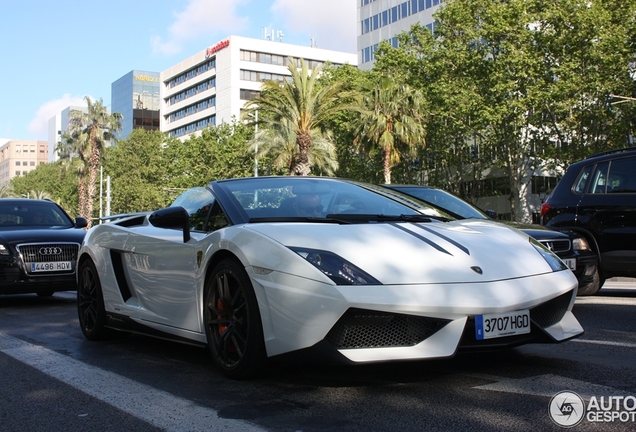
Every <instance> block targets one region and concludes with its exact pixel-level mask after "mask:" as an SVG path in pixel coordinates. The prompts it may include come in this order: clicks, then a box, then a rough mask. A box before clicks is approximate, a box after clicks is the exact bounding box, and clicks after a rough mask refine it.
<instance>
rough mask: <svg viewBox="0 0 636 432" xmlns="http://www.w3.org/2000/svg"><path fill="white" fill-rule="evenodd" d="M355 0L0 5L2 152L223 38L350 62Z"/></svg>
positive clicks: (55, 0)
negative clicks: (276, 38)
mask: <svg viewBox="0 0 636 432" xmlns="http://www.w3.org/2000/svg"><path fill="white" fill-rule="evenodd" d="M356 1H357V0H1V1H0V5H1V6H2V13H0V145H1V144H2V143H3V142H4V141H6V140H8V139H15V140H44V141H46V140H47V139H48V131H47V127H48V121H49V119H50V118H51V117H53V116H55V115H56V114H59V113H60V112H61V111H62V110H63V109H65V108H67V107H68V106H78V105H79V106H82V105H85V102H84V97H85V96H90V97H91V99H93V100H99V99H100V98H101V99H102V100H103V102H104V105H106V106H110V91H111V84H112V83H113V82H114V81H116V80H117V79H119V78H120V77H122V76H123V75H125V74H127V73H128V72H130V71H131V70H133V69H134V70H142V71H143V70H145V71H153V72H162V71H164V70H166V69H168V68H169V67H171V66H173V65H175V64H177V63H179V62H181V61H182V60H185V59H186V58H188V57H191V56H192V55H194V54H196V53H198V52H199V51H202V50H204V49H206V48H207V47H208V46H210V45H213V44H215V43H216V42H218V41H220V40H222V39H224V38H226V37H227V36H230V35H237V36H244V37H252V38H257V39H262V38H263V35H264V31H265V29H266V28H267V29H269V30H270V32H271V29H274V30H275V31H279V30H280V31H282V32H283V34H284V36H283V42H286V43H292V44H297V45H305V46H309V44H310V39H311V38H312V37H313V39H314V41H315V43H316V45H317V46H318V47H319V48H325V49H331V50H337V51H344V52H350V53H355V52H356V28H357V27H356V13H357V12H356Z"/></svg>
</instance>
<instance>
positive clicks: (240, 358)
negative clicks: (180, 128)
mask: <svg viewBox="0 0 636 432" xmlns="http://www.w3.org/2000/svg"><path fill="white" fill-rule="evenodd" d="M576 288H577V280H576V278H575V277H574V275H573V274H572V272H570V271H569V270H568V269H567V266H566V265H565V264H564V263H563V262H562V261H561V260H560V259H559V258H558V257H557V256H556V255H554V254H553V253H552V252H550V251H549V250H548V249H546V248H545V247H544V246H542V245H541V244H540V243H539V242H537V241H536V240H534V239H532V238H530V237H528V236H527V235H526V234H524V233H522V232H520V231H517V230H515V229H512V228H509V227H507V226H505V225H502V224H498V223H496V222H493V221H489V220H471V219H466V220H455V219H454V218H452V216H450V215H448V214H445V213H444V212H443V211H441V210H439V209H435V208H433V207H430V206H427V205H425V203H423V202H421V201H419V200H415V199H412V198H409V197H408V196H406V195H404V194H400V193H398V192H394V191H391V190H389V189H385V188H382V187H381V186H375V185H370V184H365V183H360V182H354V181H349V180H343V179H334V178H322V177H254V178H242V179H229V180H219V181H214V182H212V183H210V184H209V185H208V186H207V187H198V188H193V189H190V190H188V191H186V192H184V193H183V194H182V195H181V196H180V197H179V198H177V199H176V200H175V202H174V203H173V204H172V205H171V206H170V207H168V208H165V209H160V210H157V211H154V212H152V213H140V214H132V215H119V216H117V218H113V220H112V221H110V222H108V223H105V224H101V225H97V226H95V227H94V228H92V229H91V230H90V231H89V232H88V233H87V235H86V238H85V240H84V243H83V245H82V247H81V249H80V252H79V257H78V313H79V322H80V326H81V329H82V332H83V333H84V335H85V336H86V338H88V339H89V340H97V339H102V338H106V337H109V336H112V335H113V334H114V333H113V332H115V331H124V332H139V333H144V334H147V335H152V336H157V337H160V338H166V339H171V340H176V341H181V342H185V343H190V344H198V345H201V346H207V347H208V348H209V350H210V352H211V354H212V358H213V360H214V362H215V363H216V365H217V366H218V367H219V368H220V370H221V371H222V372H223V373H224V374H225V375H226V376H228V377H230V378H235V379H244V378H250V377H254V376H256V375H258V374H259V373H261V372H262V371H263V370H264V368H265V366H266V365H267V364H268V361H269V360H275V359H282V358H290V357H291V358H295V356H308V355H309V356H311V358H312V359H314V360H316V359H324V361H330V362H333V361H342V362H346V363H350V364H357V363H368V362H385V361H400V360H419V359H432V358H443V357H452V356H453V355H455V354H456V353H457V352H459V351H464V350H484V349H496V348H506V347H514V346H517V345H521V344H524V343H529V342H561V341H565V340H568V339H571V338H573V337H576V336H578V335H580V334H582V333H583V329H582V327H581V325H580V324H579V322H578V321H577V319H576V318H575V317H574V315H573V314H572V306H573V303H574V300H575V296H576Z"/></svg>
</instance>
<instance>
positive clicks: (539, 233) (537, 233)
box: [498, 221, 570, 240]
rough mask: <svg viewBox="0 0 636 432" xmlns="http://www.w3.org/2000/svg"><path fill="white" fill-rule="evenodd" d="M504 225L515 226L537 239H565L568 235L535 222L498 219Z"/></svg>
mask: <svg viewBox="0 0 636 432" xmlns="http://www.w3.org/2000/svg"><path fill="white" fill-rule="evenodd" d="M498 222H499V223H502V224H504V225H508V226H509V227H512V228H516V229H518V230H521V231H523V232H524V233H526V234H528V235H529V236H530V237H533V238H535V239H537V240H567V239H569V238H570V237H569V236H568V235H567V234H565V233H563V232H560V231H556V230H553V229H551V228H547V227H544V226H542V225H536V224H527V223H522V222H511V221H498Z"/></svg>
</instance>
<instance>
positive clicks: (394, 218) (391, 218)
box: [327, 213, 450, 222]
mask: <svg viewBox="0 0 636 432" xmlns="http://www.w3.org/2000/svg"><path fill="white" fill-rule="evenodd" d="M327 218H334V219H340V220H346V221H350V222H431V221H433V220H439V221H443V222H448V221H449V220H450V219H448V218H445V217H443V216H431V215H424V214H412V215H406V214H401V215H385V214H346V213H345V214H328V215H327Z"/></svg>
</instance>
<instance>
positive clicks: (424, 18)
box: [356, 0, 443, 69]
mask: <svg viewBox="0 0 636 432" xmlns="http://www.w3.org/2000/svg"><path fill="white" fill-rule="evenodd" d="M356 1H357V2H358V66H359V67H360V69H371V68H372V67H373V62H374V60H375V51H376V50H377V49H378V44H379V43H380V42H381V41H387V42H389V43H390V44H391V45H393V46H394V47H397V35H399V34H400V33H402V32H405V31H409V30H410V28H411V26H412V25H413V24H415V23H419V24H420V25H424V26H426V27H428V28H429V29H430V30H431V31H433V30H434V27H435V22H434V19H433V14H434V13H435V12H436V11H437V9H439V7H440V5H441V4H442V3H443V2H442V1H441V0H407V1H404V0H356Z"/></svg>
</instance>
